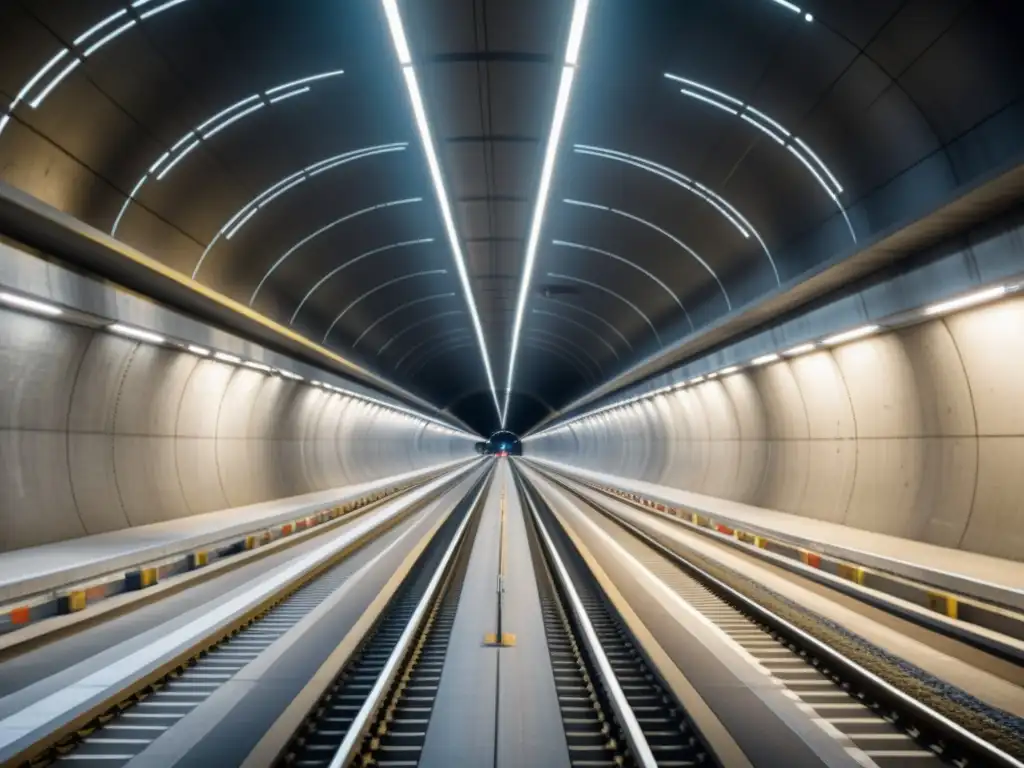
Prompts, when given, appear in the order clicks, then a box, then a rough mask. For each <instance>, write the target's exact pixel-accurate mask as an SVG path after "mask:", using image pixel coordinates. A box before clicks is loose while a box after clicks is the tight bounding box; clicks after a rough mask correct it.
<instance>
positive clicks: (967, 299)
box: [924, 285, 1006, 315]
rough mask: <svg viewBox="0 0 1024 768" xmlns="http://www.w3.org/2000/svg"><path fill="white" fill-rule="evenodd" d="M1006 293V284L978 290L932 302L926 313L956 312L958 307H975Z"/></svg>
mask: <svg viewBox="0 0 1024 768" xmlns="http://www.w3.org/2000/svg"><path fill="white" fill-rule="evenodd" d="M1005 295H1006V286H1005V285H1000V286H997V287H995V288H987V289H986V290H984V291H978V292H977V293H972V294H970V295H968V296H961V297H960V298H958V299H950V300H949V301H943V302H940V303H938V304H932V305H931V306H930V307H927V308H925V310H924V314H926V315H942V314H945V313H947V312H955V311H956V310H958V309H965V308H967V307H973V306H974V305H976V304H984V303H985V302H986V301H992V300H994V299H1000V298H1002V297H1003V296H1005Z"/></svg>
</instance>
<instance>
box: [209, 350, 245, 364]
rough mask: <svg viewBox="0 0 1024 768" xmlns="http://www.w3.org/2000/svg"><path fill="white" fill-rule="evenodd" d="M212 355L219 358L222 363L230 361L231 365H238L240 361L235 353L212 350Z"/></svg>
mask: <svg viewBox="0 0 1024 768" xmlns="http://www.w3.org/2000/svg"><path fill="white" fill-rule="evenodd" d="M213 356H214V358H216V359H217V360H220V361H221V362H222V363H231V364H233V365H238V364H239V363H241V362H242V358H240V357H237V356H236V355H229V354H228V353H227V352H214V353H213Z"/></svg>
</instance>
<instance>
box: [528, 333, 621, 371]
mask: <svg viewBox="0 0 1024 768" xmlns="http://www.w3.org/2000/svg"><path fill="white" fill-rule="evenodd" d="M523 332H524V333H533V334H538V335H540V336H548V337H550V338H552V339H560V340H561V341H564V342H565V343H566V344H568V345H569V348H570V349H572V350H573V353H574V354H575V353H577V352H578V353H580V354H582V355H584V356H585V357H586V358H587V359H588V360H590V362H591V363H593V364H594V367H595V368H597V371H598V373H601V374H603V373H604V366H603V365H601V363H600V362H599V361H598V359H597V358H596V357H594V356H593V355H592V354H590V353H589V352H588V351H587V350H585V349H584V348H583V347H581V346H580V345H579V344H577V343H576V342H575V341H574V340H573V339H571V338H569V337H568V336H563V335H562V334H560V333H555V332H554V331H545V330H544V329H543V328H530V329H525V328H524V329H523Z"/></svg>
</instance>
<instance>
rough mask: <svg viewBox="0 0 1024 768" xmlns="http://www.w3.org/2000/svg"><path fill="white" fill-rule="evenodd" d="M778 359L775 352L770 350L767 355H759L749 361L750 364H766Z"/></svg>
mask: <svg viewBox="0 0 1024 768" xmlns="http://www.w3.org/2000/svg"><path fill="white" fill-rule="evenodd" d="M778 359H779V356H778V355H777V354H776V353H774V352H772V353H771V354H769V355H761V356H760V357H755V358H754V359H753V360H751V361H750V364H751V365H768V363H774V362H775V361H777V360H778Z"/></svg>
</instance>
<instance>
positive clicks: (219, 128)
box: [203, 101, 263, 139]
mask: <svg viewBox="0 0 1024 768" xmlns="http://www.w3.org/2000/svg"><path fill="white" fill-rule="evenodd" d="M258 109H263V102H262V101H259V102H256V103H255V104H253V105H252V106H251V107H249V108H248V109H243V110H242V111H241V112H239V113H238V114H237V115H232V116H231V117H229V118H228V119H227V120H225V121H224V122H223V123H221V124H220V125H218V126H217V127H216V128H214V129H213V130H211V131H207V132H206V133H204V134H203V138H204V139H212V138H213V137H214V136H216V135H217V134H218V133H220V132H221V131H223V130H224V129H225V128H227V127H228V126H229V125H231V124H232V123H234V122H237V121H239V120H241V119H242V118H243V117H245V116H247V115H251V114H252V113H253V112H255V111H256V110H258Z"/></svg>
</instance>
